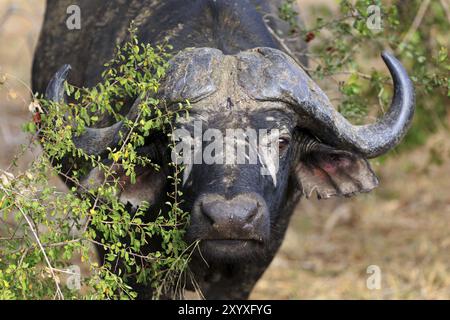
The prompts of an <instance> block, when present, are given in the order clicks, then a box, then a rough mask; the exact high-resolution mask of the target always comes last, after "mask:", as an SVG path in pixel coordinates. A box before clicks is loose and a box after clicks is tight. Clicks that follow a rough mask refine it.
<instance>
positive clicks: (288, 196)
mask: <svg viewBox="0 0 450 320" xmlns="http://www.w3.org/2000/svg"><path fill="white" fill-rule="evenodd" d="M72 2H74V1H70V4H72ZM68 3H69V1H48V6H47V13H46V19H45V22H44V28H43V32H42V34H41V38H40V42H39V45H38V49H37V51H36V56H35V63H34V68H33V86H34V89H35V90H37V91H39V92H44V91H46V95H47V97H48V98H49V99H52V100H55V101H60V100H62V99H64V97H63V90H62V88H63V86H62V84H63V82H64V80H65V79H66V78H67V76H68V75H69V74H70V77H69V80H70V81H71V82H73V83H75V84H77V85H92V84H94V83H96V82H97V81H98V80H99V75H100V73H101V70H102V63H103V62H105V61H106V60H107V59H108V58H110V57H111V55H112V52H113V49H114V44H116V43H120V42H121V41H123V39H125V34H126V33H125V30H126V28H127V27H128V24H129V22H130V21H131V20H132V19H134V20H136V21H137V23H138V26H139V27H140V30H141V34H140V40H141V41H144V42H151V43H154V42H157V41H160V40H161V39H163V38H164V37H166V36H168V35H169V36H170V38H171V43H172V44H173V45H174V47H175V50H176V51H180V50H181V52H180V53H178V54H177V55H176V56H175V57H174V58H173V59H172V60H171V67H170V68H169V70H168V72H167V76H166V78H165V80H164V82H163V83H162V86H161V91H160V92H159V96H160V98H163V99H164V100H165V101H166V102H167V104H168V105H169V107H170V106H172V105H173V106H176V105H177V102H180V101H184V100H185V99H188V100H189V101H190V102H191V104H192V110H191V118H192V119H191V121H190V122H181V123H176V124H175V126H176V127H185V128H187V129H189V130H191V129H192V121H194V120H202V121H203V123H204V125H205V127H209V128H217V129H219V130H220V131H225V129H228V128H246V127H250V128H254V129H264V128H265V129H267V128H277V129H280V130H281V131H282V132H283V134H284V138H285V139H284V142H283V148H281V147H280V158H279V161H280V168H279V170H278V171H277V173H276V175H275V176H262V175H260V174H259V169H260V168H261V163H258V164H257V165H195V166H193V167H192V169H191V171H190V172H189V174H188V175H187V176H186V179H185V180H186V181H185V184H184V187H183V191H184V193H185V200H186V201H185V208H184V209H185V210H187V211H189V212H190V213H191V225H190V226H189V228H188V230H187V236H186V240H187V241H188V242H191V241H195V240H197V239H201V240H202V242H201V245H200V251H201V252H202V255H200V254H198V253H196V254H194V256H193V259H192V262H191V264H190V270H191V271H192V273H193V275H194V277H195V279H196V281H197V282H198V284H199V286H200V289H201V291H202V292H203V294H204V296H205V297H206V298H208V299H245V298H247V297H248V295H249V294H250V292H251V290H252V288H253V286H254V285H255V283H256V281H257V280H258V279H259V278H260V276H261V275H262V274H263V272H264V270H265V269H266V268H267V266H268V265H269V264H270V262H271V261H272V259H273V257H274V255H275V254H276V252H277V250H278V248H279V247H280V245H281V242H282V240H283V237H284V233H285V231H286V228H287V226H288V223H289V219H290V216H291V214H292V212H293V209H294V207H295V205H296V203H297V202H298V201H299V199H300V197H301V196H302V195H305V196H306V197H309V196H310V195H311V194H313V193H317V195H318V196H319V197H321V198H327V197H330V196H351V195H354V194H357V193H360V192H368V191H370V190H372V189H373V188H375V187H376V186H377V184H378V180H377V178H376V176H375V175H374V173H373V171H372V169H371V168H370V165H369V163H368V162H367V160H366V159H367V158H372V157H376V156H379V155H381V154H383V153H385V152H387V151H388V150H390V149H391V148H393V147H394V146H395V145H397V144H398V143H399V142H400V140H401V138H402V137H403V136H404V134H405V133H406V131H407V129H408V127H409V125H410V123H411V120H412V116H413V112H414V91H413V87H412V84H411V82H410V80H409V78H408V76H407V74H406V72H405V70H404V69H403V67H402V66H401V64H400V63H399V62H398V61H397V60H396V59H395V58H394V57H392V56H391V55H389V54H387V53H385V54H383V59H384V61H385V62H386V64H387V66H388V68H389V70H390V72H391V74H392V76H393V80H394V86H395V88H394V89H395V90H394V97H393V101H392V105H391V108H390V109H389V111H388V112H387V113H386V114H385V115H384V116H383V117H382V118H381V119H380V120H379V121H377V122H376V123H375V124H371V125H365V126H353V125H352V124H350V123H349V122H348V121H347V120H345V119H344V118H343V117H342V116H341V115H340V114H339V113H338V112H336V111H335V109H334V108H333V106H332V105H331V104H330V101H329V100H328V98H327V97H326V95H325V94H324V93H323V92H322V91H321V89H320V88H319V87H318V86H317V85H316V84H315V83H314V82H313V81H312V80H311V79H310V78H309V76H308V75H307V74H306V73H305V71H304V70H303V69H302V68H301V67H300V65H299V63H298V61H300V62H302V63H303V64H306V61H305V59H304V57H303V56H302V54H301V50H302V49H303V48H304V44H303V43H302V42H301V41H294V42H292V41H290V42H289V41H287V40H286V42H284V41H283V37H284V38H286V33H287V31H288V29H289V26H287V25H286V24H285V23H283V22H282V21H280V20H279V19H277V18H276V14H277V7H278V5H279V4H280V3H281V1H264V0H242V1H233V0H216V1H214V0H195V1H191V2H187V1H181V0H167V1H157V0H154V1H137V0H136V1H108V2H103V1H78V4H79V5H80V6H81V9H82V12H83V10H84V11H86V12H89V13H91V12H92V13H93V12H97V13H102V15H101V17H102V18H101V19H100V21H98V15H94V14H88V15H87V16H86V17H85V27H84V29H83V30H81V31H79V32H78V33H68V32H67V30H64V31H62V30H61V28H64V27H61V24H62V23H63V21H64V20H63V18H62V17H61V15H62V16H64V11H63V10H65V8H66V7H67V6H66V7H64V6H65V5H68ZM75 3H76V1H75ZM264 18H266V19H267V21H266V22H265V20H264ZM274 34H277V35H278V36H274ZM193 47H195V48H193ZM299 50H300V53H299ZM65 64H70V65H72V71H71V72H70V73H69V67H68V66H64V67H62V68H60V67H61V66H63V65H65ZM58 69H59V72H57V73H56V74H55V72H56V71H57V70H58ZM135 105H137V102H135V103H134V104H133V102H132V101H131V102H130V104H129V106H128V108H125V111H126V112H128V116H127V117H128V118H131V119H132V118H133V117H134V116H135V115H136V108H135V107H134V106H135ZM110 120H111V119H104V120H103V121H102V122H101V127H102V128H89V129H88V130H87V132H86V133H85V134H84V135H82V136H80V137H78V138H77V139H76V141H75V143H76V145H77V146H78V147H80V148H82V149H84V150H85V151H86V152H87V153H90V154H98V155H102V154H103V153H104V151H105V149H106V148H107V147H111V146H114V145H115V144H116V143H117V141H118V140H117V136H118V134H117V133H118V132H119V131H120V130H124V129H123V128H122V125H121V123H112V122H111V121H110ZM164 146H165V145H164V143H163V142H162V141H158V139H156V138H155V139H154V140H152V141H149V143H148V146H147V147H146V148H147V149H145V148H144V150H143V152H144V153H146V154H152V155H154V154H155V155H157V156H155V160H156V159H158V160H159V161H160V162H161V163H160V164H161V166H162V170H161V172H159V173H156V172H152V171H148V170H147V171H142V174H141V175H140V176H139V177H138V182H137V184H136V185H126V186H125V187H124V190H123V191H122V193H121V194H119V195H118V196H119V197H120V199H121V201H123V202H124V203H127V204H128V205H130V207H131V209H130V210H133V208H135V207H136V206H137V205H139V202H140V201H143V200H146V201H149V200H151V201H150V202H151V203H154V206H153V207H152V209H154V212H157V209H158V208H159V207H158V206H159V205H161V204H164V202H165V201H166V199H165V197H164V195H165V194H166V193H167V191H168V188H169V186H167V183H166V179H165V177H166V175H168V174H170V170H169V169H168V168H167V166H165V164H167V154H165V151H164V150H165V147H164ZM67 164H70V165H67ZM63 168H67V170H68V173H70V168H71V163H70V159H68V160H67V163H66V164H64V163H63ZM118 174H119V175H120V169H118ZM96 178H98V177H96V172H95V170H93V171H92V172H91V173H90V175H89V176H88V177H86V181H88V180H90V179H93V180H95V179H96ZM222 211H223V212H222ZM228 217H229V218H228ZM149 219H150V218H149ZM152 249H154V248H148V250H152ZM99 250H100V254H102V252H101V248H99ZM204 260H207V262H208V264H206V263H205V261H204ZM190 289H192V287H191V288H190ZM137 290H138V292H139V297H140V298H147V297H149V296H151V291H150V289H149V288H146V287H139V286H137Z"/></svg>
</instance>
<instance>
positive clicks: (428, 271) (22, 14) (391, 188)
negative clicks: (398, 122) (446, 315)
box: [0, 0, 450, 299]
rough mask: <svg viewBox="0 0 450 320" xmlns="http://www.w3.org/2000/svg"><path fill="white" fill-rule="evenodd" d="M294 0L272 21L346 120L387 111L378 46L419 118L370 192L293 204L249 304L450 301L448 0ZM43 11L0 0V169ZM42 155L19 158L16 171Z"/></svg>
mask: <svg viewBox="0 0 450 320" xmlns="http://www.w3.org/2000/svg"><path fill="white" fill-rule="evenodd" d="M293 2H294V1H293V0H287V1H286V2H285V3H284V4H283V6H282V8H280V15H281V16H282V17H284V18H285V19H286V20H288V21H290V22H292V34H291V37H302V38H303V39H304V40H305V41H307V42H308V44H309V48H308V52H307V54H308V56H309V58H310V64H309V65H308V66H307V70H308V72H309V73H310V74H311V76H312V77H313V78H314V79H315V80H316V81H317V82H318V83H319V85H320V86H321V87H322V88H323V89H324V90H325V91H326V92H327V94H328V95H329V97H330V98H331V100H332V101H333V102H334V104H335V105H336V106H337V107H338V108H339V110H340V111H341V112H342V113H343V114H344V115H346V116H347V117H348V118H349V119H351V120H352V121H353V122H354V123H367V122H371V121H373V120H374V119H375V118H376V116H377V115H379V114H380V113H382V112H383V110H385V108H386V107H387V106H388V105H389V101H390V97H391V94H392V85H391V82H390V79H389V76H388V73H387V70H386V68H385V66H384V64H383V62H382V60H381V58H380V56H379V55H380V53H381V51H382V50H386V49H387V50H390V51H392V52H394V53H395V55H396V56H397V57H398V58H399V60H401V61H402V62H403V63H404V65H405V67H406V68H407V70H408V72H409V74H410V75H411V77H412V79H413V81H414V82H415V85H416V91H417V112H416V117H415V120H414V124H413V126H412V128H411V130H410V132H409V133H408V135H407V137H406V139H405V141H404V143H402V144H401V145H400V147H398V148H397V149H396V150H394V151H393V152H391V153H389V154H388V155H387V156H384V157H383V158H381V159H377V160H374V161H373V167H374V169H375V171H376V173H377V175H378V176H379V177H380V186H379V188H378V189H377V190H376V191H375V192H372V193H371V194H367V195H360V196H358V197H356V198H352V199H332V200H321V201H318V200H315V199H311V200H303V201H302V203H301V204H300V205H299V206H298V208H297V210H296V214H295V215H294V217H293V221H292V223H291V225H290V228H289V230H288V233H287V236H286V240H285V242H284V244H283V247H282V249H281V251H280V252H279V254H278V255H277V257H276V258H275V260H274V262H273V263H272V265H271V266H270V268H269V269H268V270H267V272H266V274H265V275H264V277H263V278H262V279H261V280H260V281H259V283H258V284H257V287H256V288H255V290H254V292H253V294H252V298H255V299H270V298H272V299H315V298H326V299H327V298H328V299H336V298H347V299H348V298H350V299H352V298H374V299H398V298H410V299H423V298H425V299H443V298H447V299H448V298H450V254H449V252H450V250H449V249H450V232H449V229H450V228H449V226H450V161H449V159H450V141H449V138H450V135H449V132H448V126H449V124H450V115H449V112H448V111H449V107H450V98H449V87H450V82H449V78H448V77H449V73H450V67H449V64H450V63H449V58H448V55H449V41H450V37H449V35H448V30H449V29H450V1H449V0H424V1H419V0H397V1H394V0H392V1H390V0H386V1H384V0H383V1H368V0H363V1H361V0H357V1H346V0H344V1H334V0H300V1H298V3H299V4H300V10H299V12H296V9H295V8H294V7H292V3H293ZM373 4H375V5H378V6H379V7H380V8H381V28H382V29H380V30H373V29H370V28H368V27H367V20H368V19H369V16H370V15H371V14H370V13H369V12H368V11H367V8H368V7H369V6H370V5H373ZM44 6H45V1H44V0H0V43H1V44H2V45H1V47H0V82H2V83H3V85H2V87H1V88H0V146H1V148H2V154H1V157H0V168H1V169H6V168H7V167H8V166H9V165H10V163H11V161H12V160H13V159H14V155H15V154H16V153H17V152H18V150H19V147H18V146H19V145H21V144H26V143H27V137H26V135H25V134H24V133H22V130H21V126H22V125H23V123H24V122H26V121H28V120H29V118H30V116H31V115H30V114H29V111H28V104H29V96H30V91H29V88H28V85H29V83H30V77H31V73H30V70H31V62H32V57H33V50H34V46H35V44H36V41H37V37H38V35H39V29H40V24H41V22H42V18H43V12H44ZM297 14H299V15H300V16H301V18H302V19H303V20H304V23H305V27H304V28H298V27H297V26H296V24H295V19H293V17H295V16H296V15H297ZM4 75H6V78H5V77H4ZM39 152H40V150H28V151H27V153H26V154H25V155H24V156H23V157H21V158H20V160H19V167H21V168H24V167H25V166H26V165H27V163H28V162H29V160H30V159H32V158H34V157H36V155H37V154H38V153H39ZM54 183H55V185H58V186H60V188H61V190H64V187H63V186H62V185H61V183H60V182H59V181H58V180H57V179H54ZM0 223H6V222H5V221H3V220H0ZM1 236H2V235H0V241H2V238H1ZM370 265H377V266H379V267H380V269H381V272H382V285H381V289H380V290H369V289H368V288H367V287H366V279H367V278H368V276H369V274H367V272H366V271H367V267H368V266H370ZM86 270H87V268H84V271H85V272H86Z"/></svg>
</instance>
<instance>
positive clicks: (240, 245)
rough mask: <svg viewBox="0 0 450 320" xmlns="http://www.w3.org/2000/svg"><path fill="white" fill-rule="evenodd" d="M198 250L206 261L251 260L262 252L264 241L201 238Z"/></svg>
mask: <svg viewBox="0 0 450 320" xmlns="http://www.w3.org/2000/svg"><path fill="white" fill-rule="evenodd" d="M200 252H201V255H202V257H203V258H204V259H205V260H206V262H236V261H242V260H252V259H255V258H257V257H258V256H260V255H261V254H262V253H263V252H264V243H263V242H260V241H255V240H234V239H224V240H222V239H220V240H202V241H201V242H200Z"/></svg>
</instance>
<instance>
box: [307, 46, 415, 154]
mask: <svg viewBox="0 0 450 320" xmlns="http://www.w3.org/2000/svg"><path fill="white" fill-rule="evenodd" d="M382 58H383V60H384V62H385V63H386V65H387V67H388V69H389V71H390V73H391V76H392V79H393V83H394V96H393V98H392V102H391V106H390V108H389V110H388V111H387V112H386V113H385V114H384V116H383V117H381V118H380V119H378V121H377V122H375V123H373V124H368V125H361V126H358V125H352V124H351V123H350V122H348V121H347V120H346V119H345V118H344V117H343V116H342V115H341V114H340V113H339V112H337V111H336V110H335V109H334V108H333V106H332V105H331V104H330V103H329V101H328V99H317V100H309V101H305V102H304V105H303V106H302V107H303V108H304V109H310V111H311V112H308V113H309V116H310V117H311V118H312V119H313V122H314V123H315V125H313V127H314V129H315V130H312V131H314V134H316V135H317V136H318V137H320V138H323V139H324V140H326V141H329V142H331V143H332V144H334V145H336V146H340V147H342V148H345V149H351V150H355V151H357V152H358V153H360V154H361V155H363V156H365V157H367V158H375V157H377V156H379V155H382V154H384V153H386V152H387V151H389V150H390V149H392V148H394V147H395V146H396V145H397V144H398V143H399V142H400V141H401V139H402V138H403V136H404V135H405V134H406V132H407V131H408V128H409V127H410V125H411V122H412V119H413V115H414V109H415V96H414V87H413V84H412V82H411V80H410V79H409V77H408V74H407V73H406V71H405V69H404V68H403V66H402V64H401V63H400V62H399V61H398V60H397V59H396V58H394V56H392V55H391V54H389V53H387V52H384V53H383V54H382ZM316 90H317V89H316ZM305 103H306V104H308V106H306V105H305Z"/></svg>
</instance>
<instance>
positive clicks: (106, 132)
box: [45, 64, 140, 155]
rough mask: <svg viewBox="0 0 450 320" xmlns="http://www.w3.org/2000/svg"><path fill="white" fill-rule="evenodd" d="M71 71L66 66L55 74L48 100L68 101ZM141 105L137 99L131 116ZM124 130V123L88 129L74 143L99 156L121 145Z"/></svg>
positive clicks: (90, 153)
mask: <svg viewBox="0 0 450 320" xmlns="http://www.w3.org/2000/svg"><path fill="white" fill-rule="evenodd" d="M70 69H71V67H70V65H67V64H66V65H64V66H62V67H61V68H60V69H59V70H58V72H56V73H55V75H54V76H53V78H52V79H51V80H50V83H49V84H48V86H47V90H46V92H45V97H46V99H48V100H51V101H54V102H57V103H60V102H65V101H66V97H65V93H64V82H65V81H66V80H67V76H68V74H69V71H70ZM139 103H140V99H136V101H135V103H134V104H133V106H132V107H131V109H130V112H129V115H130V114H131V115H132V116H135V113H136V109H137V107H138V105H139ZM122 129H125V128H124V126H123V122H122V121H119V122H117V123H115V124H113V125H112V126H110V127H105V128H89V127H86V128H85V131H84V132H83V133H82V134H81V135H80V136H75V137H73V142H74V144H75V146H76V147H77V148H79V149H82V150H83V151H84V152H85V153H87V154H89V155H99V154H101V153H103V152H105V151H106V149H107V148H108V147H113V146H115V145H117V144H118V143H119V139H120V135H119V132H120V131H121V130H122Z"/></svg>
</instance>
